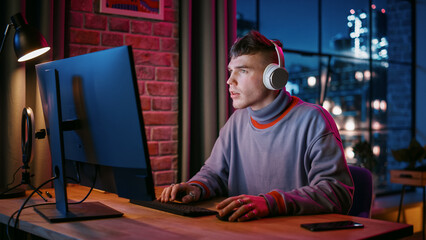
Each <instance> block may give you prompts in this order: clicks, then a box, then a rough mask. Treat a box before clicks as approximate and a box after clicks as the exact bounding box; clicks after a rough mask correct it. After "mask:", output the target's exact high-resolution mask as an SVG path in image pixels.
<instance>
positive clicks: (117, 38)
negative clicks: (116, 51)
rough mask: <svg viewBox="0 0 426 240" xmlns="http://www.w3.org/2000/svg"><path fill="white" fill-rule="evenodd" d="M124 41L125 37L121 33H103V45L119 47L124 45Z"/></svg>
mask: <svg viewBox="0 0 426 240" xmlns="http://www.w3.org/2000/svg"><path fill="white" fill-rule="evenodd" d="M123 42H124V37H123V35H121V34H116V33H102V45H103V46H111V47H118V46H122V45H123Z"/></svg>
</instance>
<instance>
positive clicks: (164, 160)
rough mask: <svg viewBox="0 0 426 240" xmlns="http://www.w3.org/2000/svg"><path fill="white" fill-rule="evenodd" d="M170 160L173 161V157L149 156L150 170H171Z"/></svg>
mask: <svg viewBox="0 0 426 240" xmlns="http://www.w3.org/2000/svg"><path fill="white" fill-rule="evenodd" d="M172 162H173V157H171V156H165V157H153V158H151V170H152V171H159V170H171V169H172Z"/></svg>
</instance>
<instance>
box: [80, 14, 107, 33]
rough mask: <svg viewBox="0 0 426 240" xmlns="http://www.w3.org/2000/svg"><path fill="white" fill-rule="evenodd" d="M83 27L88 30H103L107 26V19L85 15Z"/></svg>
mask: <svg viewBox="0 0 426 240" xmlns="http://www.w3.org/2000/svg"><path fill="white" fill-rule="evenodd" d="M84 18H85V22H84V27H85V28H88V29H98V30H105V29H106V26H107V18H106V16H103V15H96V14H85V15H84Z"/></svg>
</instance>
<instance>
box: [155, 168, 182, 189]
mask: <svg viewBox="0 0 426 240" xmlns="http://www.w3.org/2000/svg"><path fill="white" fill-rule="evenodd" d="M176 176H177V174H176V171H173V170H168V171H156V172H153V178H154V184H155V185H156V186H161V185H169V184H171V183H174V182H176Z"/></svg>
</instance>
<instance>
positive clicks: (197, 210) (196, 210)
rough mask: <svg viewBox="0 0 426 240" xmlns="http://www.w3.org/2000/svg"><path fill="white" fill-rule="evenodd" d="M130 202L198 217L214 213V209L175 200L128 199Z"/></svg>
mask: <svg viewBox="0 0 426 240" xmlns="http://www.w3.org/2000/svg"><path fill="white" fill-rule="evenodd" d="M130 202H131V203H134V204H138V205H141V206H144V207H149V208H153V209H157V210H160V211H164V212H169V213H173V214H177V215H182V216H187V217H200V216H207V215H215V214H217V212H216V211H213V210H210V209H207V208H202V207H199V206H194V205H189V204H184V203H177V202H167V203H163V202H160V201H157V200H153V201H139V200H130Z"/></svg>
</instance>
